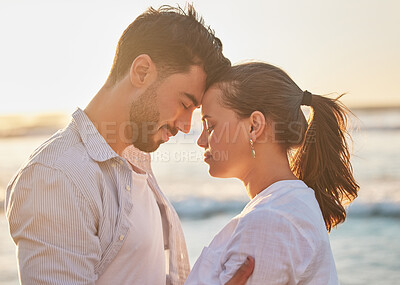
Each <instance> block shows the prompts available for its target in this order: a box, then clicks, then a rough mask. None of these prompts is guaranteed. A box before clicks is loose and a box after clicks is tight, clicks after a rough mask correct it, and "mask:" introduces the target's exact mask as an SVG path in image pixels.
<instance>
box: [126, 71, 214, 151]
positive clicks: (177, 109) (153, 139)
mask: <svg viewBox="0 0 400 285" xmlns="http://www.w3.org/2000/svg"><path fill="white" fill-rule="evenodd" d="M205 84H206V74H205V72H204V70H203V68H202V67H200V66H197V65H193V66H192V67H191V68H190V70H189V72H187V73H176V74H172V75H170V76H168V77H167V78H165V79H163V80H162V81H159V80H157V81H156V82H153V84H151V85H150V86H149V87H148V88H147V90H146V91H145V92H144V93H143V94H142V95H141V96H140V97H139V99H137V100H136V101H135V102H133V103H132V106H131V110H130V121H131V125H132V130H133V138H132V144H133V145H134V146H135V147H136V148H138V149H140V150H141V151H145V152H153V151H155V150H156V149H157V148H158V147H159V146H160V144H161V143H164V142H167V141H168V140H169V137H171V136H174V135H176V134H177V132H178V131H182V132H184V133H188V132H189V131H190V125H191V119H192V114H193V111H194V110H195V109H196V108H197V107H198V106H199V105H200V103H201V100H202V97H203V94H204V91H205Z"/></svg>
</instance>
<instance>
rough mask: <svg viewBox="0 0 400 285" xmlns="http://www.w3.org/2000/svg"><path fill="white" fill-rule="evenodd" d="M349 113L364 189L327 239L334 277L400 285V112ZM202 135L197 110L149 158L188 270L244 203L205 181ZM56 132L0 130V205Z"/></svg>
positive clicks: (1, 222)
mask: <svg viewBox="0 0 400 285" xmlns="http://www.w3.org/2000/svg"><path fill="white" fill-rule="evenodd" d="M354 113H355V115H356V117H357V118H353V119H352V122H353V130H352V137H353V141H354V142H353V149H352V153H353V157H352V164H353V168H354V174H355V177H356V179H357V181H358V182H359V184H360V186H361V189H360V192H359V197H358V198H357V199H356V200H355V202H354V203H353V204H351V205H350V206H349V208H348V218H347V220H346V221H345V222H344V223H343V224H341V225H339V226H338V227H337V228H335V229H333V230H332V232H331V234H330V240H331V246H332V250H333V254H334V258H335V262H336V266H337V270H338V274H339V279H340V281H341V284H343V285H356V284H385V285H391V284H400V281H399V280H400V109H382V110H379V109H376V110H373V109H371V110H355V111H354ZM0 120H1V119H0ZM61 121H63V120H60V121H59V122H61ZM9 123H11V124H12V122H9ZM0 125H1V124H0ZM200 129H201V124H200V122H199V113H198V112H195V115H194V123H193V128H192V131H191V132H190V133H189V134H179V135H177V136H176V137H174V138H171V140H170V141H169V142H168V143H166V144H164V145H162V146H161V147H160V148H159V150H157V151H156V152H155V153H153V154H152V165H153V170H154V173H155V174H156V177H157V178H158V182H159V184H160V186H161V188H162V189H163V191H164V192H165V193H166V195H167V196H168V197H169V198H170V200H171V201H172V203H173V204H174V206H175V208H176V210H177V212H178V214H179V216H180V217H181V220H182V225H183V229H184V232H185V236H186V241H187V245H188V250H189V256H190V261H191V265H193V264H194V262H195V260H196V258H197V257H198V256H199V254H200V252H201V250H202V248H203V247H204V246H206V245H207V244H208V243H209V242H210V241H211V239H212V238H213V236H214V235H215V234H216V233H217V232H218V231H219V230H220V229H221V228H222V227H223V226H224V225H225V224H226V223H227V222H228V221H229V220H230V219H231V218H232V217H234V216H235V215H236V214H238V213H239V212H240V211H241V209H242V208H243V207H244V206H245V205H246V203H247V202H248V201H249V199H248V197H247V195H246V193H245V190H244V187H243V186H242V184H241V183H240V182H239V181H238V180H235V179H218V178H212V177H210V176H209V175H208V172H207V170H208V166H207V165H206V164H205V163H204V162H203V150H202V149H201V148H200V147H198V146H197V145H196V139H197V137H198V135H199V132H200ZM53 130H54V126H53V127H50V126H49V125H48V124H45V125H44V126H43V124H42V125H41V127H40V128H38V127H37V126H30V127H29V128H21V129H19V131H18V132H14V133H12V134H10V132H8V133H4V132H3V133H1V132H0V203H2V204H3V200H4V192H5V188H6V186H7V183H8V181H9V180H10V179H11V177H12V176H13V174H14V173H15V171H17V169H18V168H19V167H20V165H21V164H22V163H23V162H24V161H25V160H26V159H27V157H28V156H29V154H30V153H31V152H32V151H33V150H34V149H35V148H36V147H38V146H39V145H40V144H41V143H42V142H43V141H44V140H45V139H46V138H48V137H49V136H50V135H51V132H52V131H53ZM0 131H1V130H0ZM0 211H1V216H2V217H1V218H0V284H18V274H17V264H16V260H15V246H14V244H13V241H12V240H11V238H10V236H9V234H8V229H7V223H6V220H5V218H4V213H3V210H2V209H1V208H0Z"/></svg>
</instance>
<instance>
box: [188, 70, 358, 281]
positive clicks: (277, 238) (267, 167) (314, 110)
mask: <svg viewBox="0 0 400 285" xmlns="http://www.w3.org/2000/svg"><path fill="white" fill-rule="evenodd" d="M202 104H203V105H202V116H203V117H202V120H203V126H204V129H203V132H202V134H201V136H200V138H199V140H198V144H199V145H200V146H201V147H203V148H204V149H205V153H204V156H205V162H206V163H208V164H209V167H210V168H209V173H210V174H211V175H212V176H214V177H221V178H227V177H236V178H238V179H240V180H241V181H242V182H243V183H244V185H245V188H246V191H247V194H248V196H249V197H250V198H251V201H250V202H249V203H248V204H247V205H246V207H245V208H244V210H243V211H242V213H241V214H239V215H238V216H237V217H235V218H234V219H232V220H231V221H230V222H229V223H228V224H227V225H226V226H225V227H224V228H223V229H222V230H221V232H220V233H219V234H217V235H216V236H215V238H214V239H213V241H212V242H211V244H210V245H209V246H208V247H206V248H204V250H203V252H202V253H201V256H200V257H199V259H198V260H197V262H196V264H195V265H194V267H193V270H192V272H191V273H190V275H189V278H188V279H187V283H186V284H225V283H226V282H227V281H228V280H229V279H230V277H231V276H232V275H233V273H234V272H235V271H236V269H237V268H238V267H239V266H240V264H242V262H243V261H244V260H245V259H246V256H253V257H254V258H255V269H254V272H253V275H252V276H251V277H250V279H249V280H248V283H247V284H317V285H322V284H323V285H326V284H338V278H337V273H336V268H335V263H334V260H333V256H332V252H331V248H330V244H329V238H328V232H329V231H330V230H331V229H332V228H333V227H334V226H336V225H337V224H339V223H341V222H343V221H344V220H345V217H346V212H345V209H344V205H345V204H346V203H349V202H351V201H352V200H354V199H355V198H356V197H357V191H358V189H359V186H358V185H357V183H356V181H355V180H354V178H353V175H352V168H351V164H350V153H349V149H348V146H347V143H346V135H347V131H346V119H347V115H346V112H347V111H346V110H347V109H346V108H345V107H344V106H343V105H342V104H341V103H340V102H339V101H338V100H337V99H336V100H335V99H329V98H326V97H322V96H319V95H312V94H311V93H309V92H308V91H304V92H303V91H302V90H301V89H300V88H299V87H298V86H297V85H296V84H295V83H294V82H293V81H292V80H291V79H290V77H289V76H288V75H287V74H286V73H285V72H284V71H282V70H280V69H279V68H277V67H275V66H272V65H269V64H265V63H247V64H243V65H238V66H235V67H233V68H232V69H231V71H230V72H229V73H228V74H226V76H225V77H224V78H223V79H222V80H221V82H219V83H217V84H215V85H213V86H212V87H211V88H209V90H208V91H207V92H206V94H205V95H204V98H203V103H202ZM301 105H308V106H310V107H311V115H310V118H309V120H308V122H307V120H306V118H305V116H304V115H303V112H302V110H301V108H300V106H301Z"/></svg>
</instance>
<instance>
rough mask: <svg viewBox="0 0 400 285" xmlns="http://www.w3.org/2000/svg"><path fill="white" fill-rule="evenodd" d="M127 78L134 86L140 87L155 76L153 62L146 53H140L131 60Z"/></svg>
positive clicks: (155, 71)
mask: <svg viewBox="0 0 400 285" xmlns="http://www.w3.org/2000/svg"><path fill="white" fill-rule="evenodd" d="M129 78H130V81H131V83H132V85H134V86H135V87H142V86H144V85H147V84H149V83H150V82H152V79H156V78H157V70H156V66H155V64H154V62H153V61H152V60H151V58H150V56H148V55H147V54H141V55H139V56H137V57H136V58H135V60H134V61H133V62H132V65H131V68H130V70H129Z"/></svg>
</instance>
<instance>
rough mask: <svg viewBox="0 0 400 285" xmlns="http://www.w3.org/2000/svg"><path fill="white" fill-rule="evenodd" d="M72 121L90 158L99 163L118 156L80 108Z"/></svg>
mask: <svg viewBox="0 0 400 285" xmlns="http://www.w3.org/2000/svg"><path fill="white" fill-rule="evenodd" d="M72 118H73V119H72V120H73V123H74V124H75V126H76V127H77V129H78V132H79V135H80V137H81V139H82V142H83V144H84V146H85V148H86V150H87V152H88V154H89V156H90V157H91V158H92V159H93V160H95V161H98V162H103V161H106V160H109V159H111V158H114V157H118V154H117V153H116V152H115V151H114V150H113V149H112V148H111V147H110V145H109V144H108V143H107V142H106V140H105V139H104V138H103V137H102V136H101V135H100V133H99V132H98V130H97V129H96V127H95V126H94V124H93V123H92V121H91V120H90V119H89V117H88V116H87V115H86V114H85V112H84V111H82V110H81V109H80V108H77V110H76V111H75V112H74V113H73V114H72Z"/></svg>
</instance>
